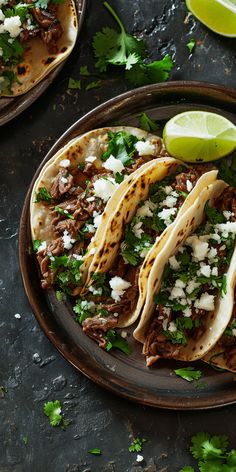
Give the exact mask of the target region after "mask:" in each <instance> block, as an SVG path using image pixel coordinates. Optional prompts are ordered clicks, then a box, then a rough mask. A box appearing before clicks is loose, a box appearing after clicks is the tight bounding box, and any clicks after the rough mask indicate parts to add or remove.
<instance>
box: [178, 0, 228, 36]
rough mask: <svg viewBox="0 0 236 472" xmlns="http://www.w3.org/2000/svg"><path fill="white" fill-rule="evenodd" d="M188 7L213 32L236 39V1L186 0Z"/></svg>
mask: <svg viewBox="0 0 236 472" xmlns="http://www.w3.org/2000/svg"><path fill="white" fill-rule="evenodd" d="M186 5H187V8H188V9H189V10H190V11H191V12H192V13H193V15H194V16H196V17H197V18H198V20H200V21H201V22H202V23H204V25H206V26H208V28H210V29H211V30H212V31H215V32H216V33H219V34H222V35H223V36H230V37H236V0H186Z"/></svg>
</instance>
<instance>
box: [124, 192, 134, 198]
mask: <svg viewBox="0 0 236 472" xmlns="http://www.w3.org/2000/svg"><path fill="white" fill-rule="evenodd" d="M133 193H134V192H133ZM130 195H131V192H130ZM128 198H129V194H127V193H126V195H125V200H128Z"/></svg>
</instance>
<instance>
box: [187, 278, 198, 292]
mask: <svg viewBox="0 0 236 472" xmlns="http://www.w3.org/2000/svg"><path fill="white" fill-rule="evenodd" d="M200 285H201V284H200V283H199V282H196V281H195V280H190V282H189V283H188V285H187V287H186V292H187V293H188V294H191V293H192V292H193V291H194V290H195V289H196V288H198V287H200Z"/></svg>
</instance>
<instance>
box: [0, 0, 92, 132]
mask: <svg viewBox="0 0 236 472" xmlns="http://www.w3.org/2000/svg"><path fill="white" fill-rule="evenodd" d="M75 4H76V9H77V16H78V24H79V31H80V28H81V26H82V22H83V18H84V14H85V9H86V0H76V1H75ZM66 60H67V59H65V61H63V62H62V63H61V64H59V65H58V66H57V67H56V68H55V69H54V70H53V71H52V72H51V73H50V74H48V75H47V76H46V77H45V78H44V79H43V80H42V81H41V82H39V83H38V84H37V85H36V86H35V87H33V88H32V89H31V90H29V92H27V93H24V94H23V95H19V96H18V97H0V126H1V125H4V124H5V123H8V121H11V120H12V119H13V118H15V117H16V116H18V115H19V114H20V113H22V111H24V110H26V108H28V107H29V106H30V105H31V104H32V103H33V102H34V101H35V100H36V99H37V98H38V97H40V95H42V93H43V92H44V91H45V90H46V89H47V88H48V87H49V85H50V84H51V83H52V82H53V81H54V79H55V78H56V76H57V75H58V74H59V72H60V71H61V69H62V67H63V66H64V64H65V62H66Z"/></svg>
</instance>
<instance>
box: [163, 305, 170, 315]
mask: <svg viewBox="0 0 236 472" xmlns="http://www.w3.org/2000/svg"><path fill="white" fill-rule="evenodd" d="M162 312H163V313H164V315H166V316H167V317H169V316H170V313H171V309H170V308H168V307H167V306H163V308H162Z"/></svg>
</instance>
